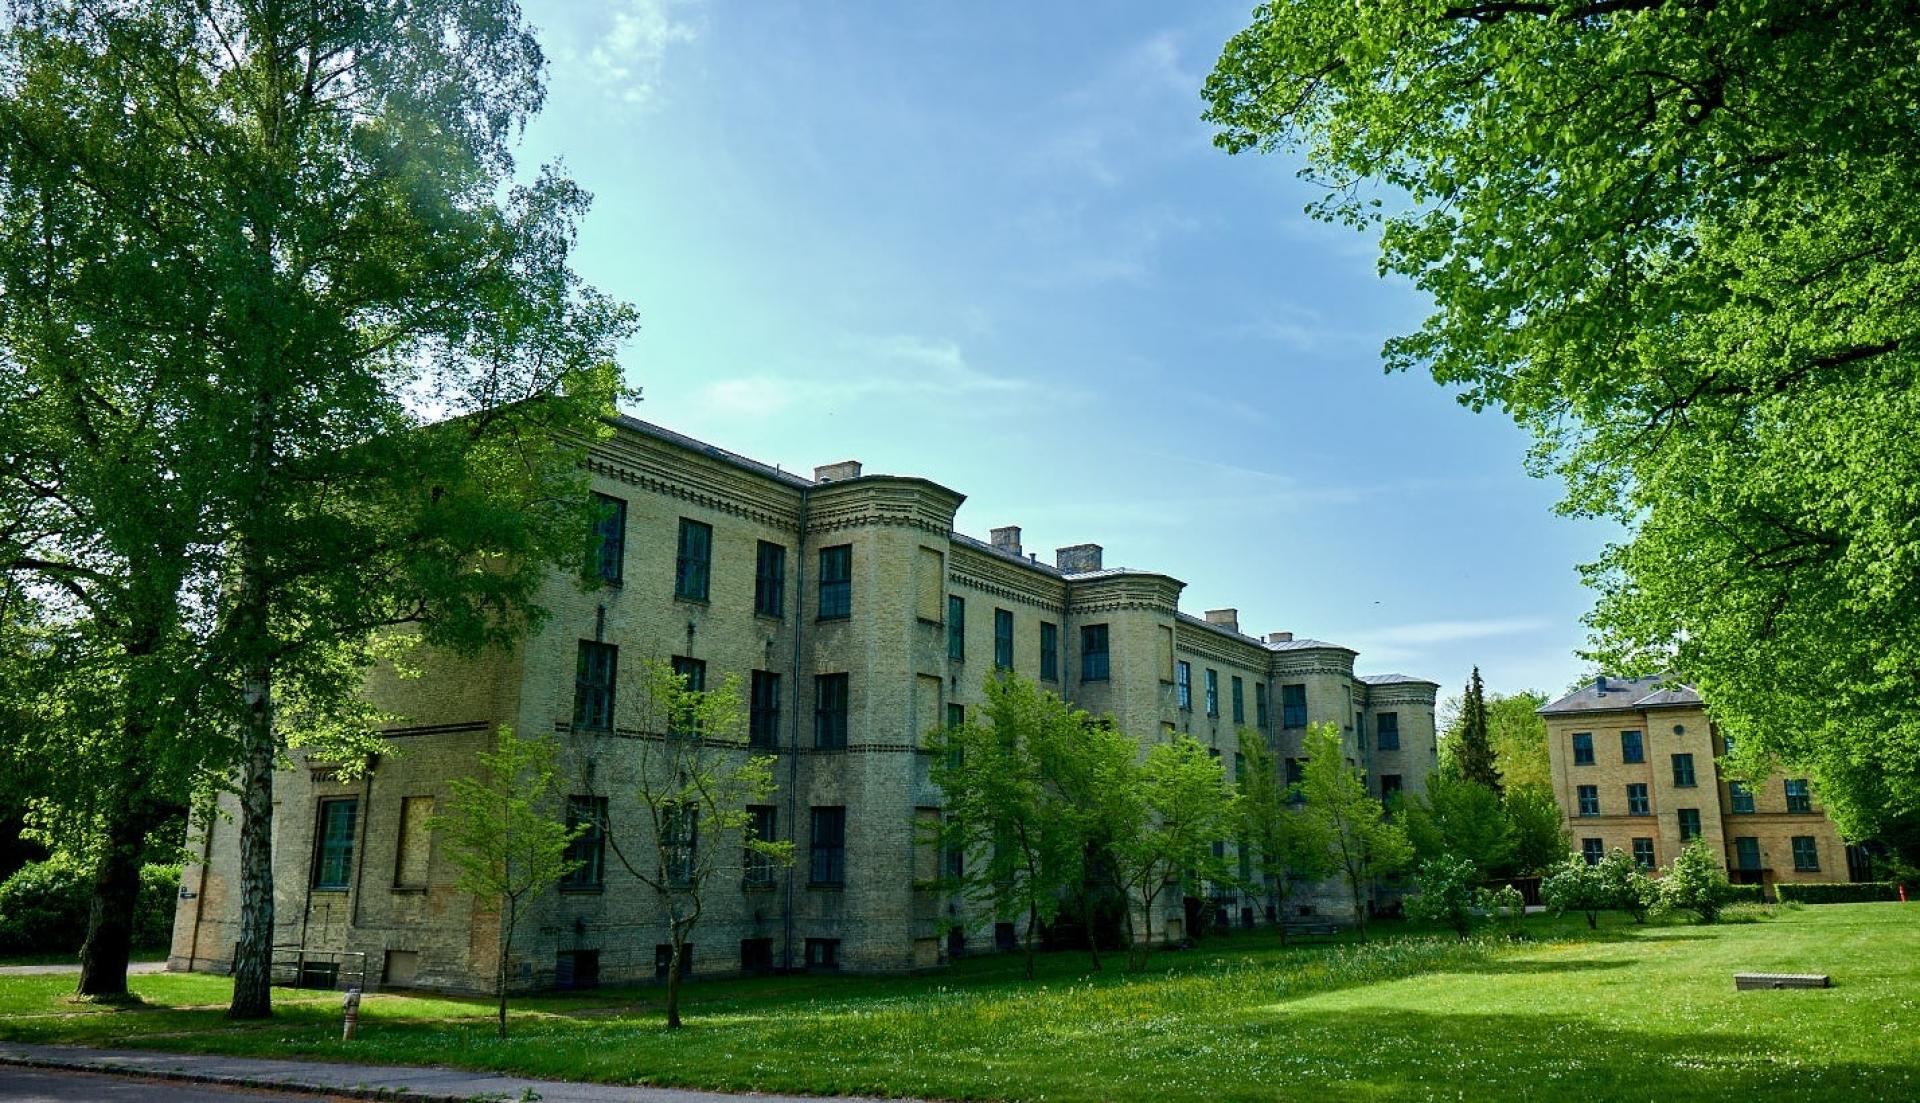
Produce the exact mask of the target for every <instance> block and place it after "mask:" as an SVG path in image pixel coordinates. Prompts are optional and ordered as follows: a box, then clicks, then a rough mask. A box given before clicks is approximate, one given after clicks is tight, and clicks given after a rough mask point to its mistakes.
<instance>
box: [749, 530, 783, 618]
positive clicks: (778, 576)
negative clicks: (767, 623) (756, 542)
mask: <svg viewBox="0 0 1920 1103" xmlns="http://www.w3.org/2000/svg"><path fill="white" fill-rule="evenodd" d="M753 611H754V612H756V613H758V614H760V615H761V616H763V617H784V616H786V615H787V549H786V548H784V547H781V546H780V545H779V544H769V543H767V542H766V541H765V540H762V541H760V547H759V550H758V551H756V552H755V553H754V562H753Z"/></svg>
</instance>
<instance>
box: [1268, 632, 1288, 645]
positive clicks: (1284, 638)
mask: <svg viewBox="0 0 1920 1103" xmlns="http://www.w3.org/2000/svg"><path fill="white" fill-rule="evenodd" d="M1267 642H1268V643H1292V642H1293V633H1292V632H1268V633H1267Z"/></svg>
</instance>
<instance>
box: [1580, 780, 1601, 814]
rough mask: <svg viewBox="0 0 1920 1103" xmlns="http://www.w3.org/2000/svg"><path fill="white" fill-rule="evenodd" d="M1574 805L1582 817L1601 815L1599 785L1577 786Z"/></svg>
mask: <svg viewBox="0 0 1920 1103" xmlns="http://www.w3.org/2000/svg"><path fill="white" fill-rule="evenodd" d="M1574 803H1575V806H1576V807H1577V808H1579V810H1580V815H1582V816H1597V815H1599V814H1600V787H1599V786H1598V785H1577V786H1575V787H1574Z"/></svg>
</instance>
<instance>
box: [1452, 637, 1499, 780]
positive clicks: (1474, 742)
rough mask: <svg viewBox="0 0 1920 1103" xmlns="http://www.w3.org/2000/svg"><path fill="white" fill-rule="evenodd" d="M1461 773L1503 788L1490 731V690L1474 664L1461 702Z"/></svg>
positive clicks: (1457, 755)
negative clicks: (1489, 735) (1481, 679)
mask: <svg viewBox="0 0 1920 1103" xmlns="http://www.w3.org/2000/svg"><path fill="white" fill-rule="evenodd" d="M1454 761H1455V762H1457V763H1458V764H1459V766H1460V776H1461V777H1463V778H1465V779H1466V780H1468V781H1471V782H1474V783H1475V784H1478V785H1484V786H1486V787H1487V788H1489V789H1492V790H1493V791H1495V792H1499V791H1500V771H1499V770H1498V769H1496V768H1495V767H1494V764H1493V741H1492V740H1491V739H1490V738H1489V737H1488V734H1487V693H1486V687H1485V686H1483V685H1481V684H1480V668H1479V667H1477V666H1476V667H1474V668H1473V678H1472V680H1470V681H1468V682H1467V693H1466V697H1465V698H1464V699H1463V700H1462V701H1461V704H1460V747H1459V749H1458V750H1456V751H1455V752H1454Z"/></svg>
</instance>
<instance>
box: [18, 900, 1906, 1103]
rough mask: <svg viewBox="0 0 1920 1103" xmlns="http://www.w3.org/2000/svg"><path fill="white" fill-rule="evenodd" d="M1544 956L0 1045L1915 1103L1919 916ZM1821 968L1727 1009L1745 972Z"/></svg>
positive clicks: (191, 1026)
mask: <svg viewBox="0 0 1920 1103" xmlns="http://www.w3.org/2000/svg"><path fill="white" fill-rule="evenodd" d="M1529 923H1530V925H1531V926H1532V927H1533V929H1534V932H1535V934H1536V935H1537V936H1539V937H1538V938H1537V940H1536V941H1532V942H1527V943H1521V944H1517V945H1508V944H1499V943H1495V942H1493V941H1491V940H1475V941H1473V942H1469V943H1460V942H1458V941H1457V940H1454V939H1452V938H1451V937H1442V936H1432V935H1421V934H1417V933H1410V932H1403V933H1398V934H1389V935H1388V936H1387V937H1383V938H1377V939H1376V941H1375V942H1374V943H1373V944H1371V945H1369V946H1365V947H1361V946H1356V945H1351V944H1341V945H1321V946H1317V947H1306V948H1291V949H1283V948H1281V947H1279V946H1278V945H1277V944H1276V943H1275V942H1274V941H1273V940H1272V938H1271V937H1270V936H1266V935H1243V936H1235V937H1231V938H1225V939H1214V940H1210V941H1208V942H1206V943H1204V944H1203V945H1202V946H1201V948H1199V949H1196V950H1192V951H1186V952H1180V953H1164V954H1158V955H1156V956H1155V957H1154V959H1153V964H1152V966H1151V968H1150V969H1149V971H1148V972H1147V973H1145V974H1137V975H1126V974H1123V973H1120V972H1119V971H1118V970H1117V965H1118V963H1117V962H1109V967H1108V970H1107V971H1106V972H1104V973H1100V974H1091V973H1089V972H1088V971H1087V969H1086V959H1085V957H1084V955H1075V954H1059V955H1048V956H1046V957H1044V958H1043V960H1042V976H1041V978H1040V979H1039V980H1038V981H1037V982H1034V983H1031V984H1028V983H1025V982H1022V981H1020V980H1019V978H1018V961H1017V959H1010V958H983V959H977V960H972V961H967V962H963V963H961V964H960V965H959V966H957V967H956V968H954V969H953V970H951V971H948V972H945V973H941V974H938V975H934V976H927V977H917V978H900V979H891V980H872V979H863V978H855V977H794V978H773V979H765V980H753V981H747V980H743V981H726V982H710V983H702V984H698V985H693V986H690V987H689V989H688V993H687V1005H688V1012H689V1014H688V1026H687V1028H686V1029H684V1030H682V1031H680V1032H678V1033H677V1034H670V1033H668V1032H667V1031H666V1030H664V1029H663V1028H662V1027H661V1025H660V1022H659V1017H658V1016H659V1008H658V999H659V993H658V992H657V991H654V990H650V989H643V990H638V991H626V992H599V993H592V994H589V995H585V996H578V997H567V998H560V997H552V998H539V999H528V1000H523V1001H517V1002H516V1005H515V1006H516V1012H515V1016H514V1025H513V1030H514V1035H513V1037H512V1038H511V1039H510V1040H509V1041H507V1042H506V1043H504V1044H503V1043H499V1042H497V1041H495V1040H494V1039H493V1037H492V1026H491V1023H490V1022H489V1021H488V1015H489V1014H490V1012H491V1008H490V1007H489V1006H487V1005H486V1004H485V1003H484V1002H477V1001H467V1000H450V999H427V998H418V997H406V996H392V995H379V996H373V997H369V999H368V1000H367V1003H366V1005H365V1008H364V1012H363V1018H362V1024H361V1036H360V1038H359V1040H357V1041H356V1042H354V1043H352V1044H351V1045H343V1044H342V1043H341V1042H340V1041H339V1040H338V1035H339V1010H338V1008H339V999H338V997H337V996H335V995H332V994H319V995H304V994H294V993H280V994H279V995H280V996H281V999H280V1003H279V1007H280V1013H279V1015H278V1016H277V1017H276V1019H275V1020H274V1021H273V1022H271V1023H266V1024H255V1025H250V1026H244V1027H240V1026H229V1025H228V1024H226V1023H225V1022H224V1020H223V1019H222V1018H221V1016H220V1009H221V1006H222V1005H223V1003H224V1000H225V998H226V994H227V984H226V982H225V981H224V980H222V979H219V978H213V977H197V976H192V977H182V976H150V977H136V978H135V979H134V986H135V988H136V989H137V990H138V991H139V992H140V994H141V995H142V996H143V997H145V999H146V1000H147V1006H146V1007H143V1008H139V1009H135V1010H110V1009H102V1008H93V1007H83V1006H75V1005H71V1004H68V1003H65V1002H64V1001H63V999H62V996H63V995H64V993H65V992H66V990H67V989H68V987H70V985H71V978H61V977H47V978H41V977H31V978H27V977H10V978H0V1039H7V1040H16V1041H83V1042H94V1043H111V1044H115V1045H138V1046H150V1047H153V1048H161V1049H174V1050H183V1051H186V1050H197V1051H207V1052H223V1053H239V1054H255V1055H262V1056H266V1055H283V1056H296V1055H297V1056H309V1057H320V1058H326V1059H332V1060H359V1061H382V1062H385V1061H391V1062H424V1063H436V1064H451V1065H462V1066H467V1067H472V1068H485V1069H499V1070H503V1071H512V1072H517V1073H523V1074H528V1075H536V1076H551V1077H565V1078H574V1079H595V1080H606V1081H615V1082H631V1083H638V1082H647V1083H657V1084H677V1085H687V1086H697V1087H706V1088H754V1089H760V1090H784V1091H805V1092H850V1093H861V1094H875V1095H917V1096H924V1097H936V1098H991V1099H1038V1098H1043V1097H1044V1098H1048V1099H1087V1100H1094V1099H1151V1100H1153V1101H1154V1103H1171V1101H1174V1100H1187V1099H1192V1100H1210V1101H1217V1100H1223V1099H1275V1098H1283V1099H1284V1098H1301V1099H1311V1098H1324V1097H1327V1096H1332V1097H1335V1098H1350V1099H1428V1098H1435V1099H1437V1098H1447V1099H1459V1098H1466V1099H1482V1098H1518V1099H1557V1098H1563V1097H1566V1098H1583V1099H1640V1100H1644V1099H1650V1098H1687V1099H1717V1098H1728V1099H1733V1098H1739V1099H1742V1100H1751V1099H1755V1098H1765V1099H1768V1100H1777V1099H1849V1100H1853V1099H1888V1100H1912V1099H1920V907H1914V908H1912V909H1908V908H1906V907H1904V906H1902V905H1898V904H1852V905H1832V906H1826V907H1816V908H1806V909H1801V910H1789V911H1782V912H1779V913H1777V915H1775V916H1774V917H1773V918H1770V919H1763V920H1760V921H1755V922H1742V923H1727V924H1721V925H1717V926H1712V927H1696V926H1690V925H1686V924H1682V923H1673V924H1667V925H1656V926H1650V927H1644V928H1636V927H1634V926H1632V925H1631V924H1630V923H1627V922H1625V921H1624V920H1621V919H1619V918H1617V917H1608V918H1607V919H1606V920H1603V924H1602V929H1601V931H1600V932H1599V933H1598V935H1597V936H1588V935H1587V933H1586V931H1585V928H1584V924H1583V923H1576V922H1569V921H1566V920H1557V921H1549V920H1530V921H1529ZM1746 969H1751V970H1769V971H1786V970H1794V971H1799V970H1813V971H1821V972H1828V973H1831V974H1833V978H1834V984H1835V987H1834V988H1833V989H1831V990H1826V991H1780V992H1772V991H1767V992H1740V993H1736V992H1735V991H1734V990H1733V981H1732V974H1733V973H1734V972H1736V971H1739V970H1746Z"/></svg>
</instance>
